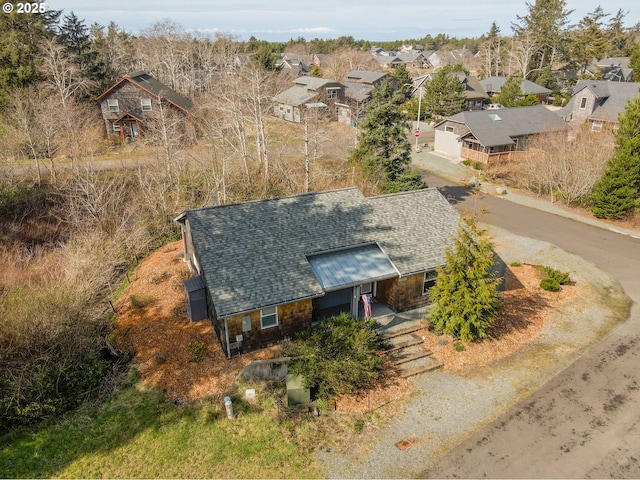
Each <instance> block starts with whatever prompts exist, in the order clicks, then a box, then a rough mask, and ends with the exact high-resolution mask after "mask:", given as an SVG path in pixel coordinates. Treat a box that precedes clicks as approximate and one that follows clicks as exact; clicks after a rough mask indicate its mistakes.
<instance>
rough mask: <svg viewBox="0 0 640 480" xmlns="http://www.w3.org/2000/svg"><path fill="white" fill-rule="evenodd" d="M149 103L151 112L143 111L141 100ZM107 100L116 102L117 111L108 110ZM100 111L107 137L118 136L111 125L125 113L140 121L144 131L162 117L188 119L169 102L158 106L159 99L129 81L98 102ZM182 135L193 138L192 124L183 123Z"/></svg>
mask: <svg viewBox="0 0 640 480" xmlns="http://www.w3.org/2000/svg"><path fill="white" fill-rule="evenodd" d="M143 99H144V100H150V101H151V110H143V108H142V103H141V101H142V100H143ZM109 100H117V101H118V111H117V112H116V111H110V110H109V102H108V101H109ZM100 110H101V111H102V118H103V119H104V123H105V128H106V131H107V135H118V134H119V133H118V132H115V131H114V130H113V123H114V122H115V121H116V120H118V119H119V118H120V117H122V116H123V115H124V114H125V113H130V114H131V115H133V116H135V117H136V118H139V119H140V120H142V122H144V123H143V125H142V126H141V128H142V129H143V132H142V133H144V130H145V127H147V129H148V127H149V126H151V125H152V124H153V123H154V122H157V121H158V120H159V119H160V118H161V117H162V114H163V113H162V112H163V111H164V115H165V116H167V115H168V114H170V115H175V114H177V115H179V116H180V117H188V115H186V114H185V113H184V112H183V111H182V110H180V109H178V108H176V107H175V106H174V105H173V104H171V103H169V102H163V103H162V105H161V104H160V99H159V98H158V97H157V96H156V95H154V94H152V93H149V92H147V91H145V90H143V89H142V88H140V87H138V86H136V85H134V84H133V83H131V82H130V81H123V82H122V83H121V84H120V85H118V86H117V87H116V88H114V89H113V90H112V91H110V92H109V93H108V94H107V95H105V96H104V97H102V99H101V100H100ZM183 133H184V134H186V136H187V137H188V138H193V137H194V136H195V128H194V126H193V124H192V122H185V123H184V131H183Z"/></svg>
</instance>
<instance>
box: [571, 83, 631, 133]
mask: <svg viewBox="0 0 640 480" xmlns="http://www.w3.org/2000/svg"><path fill="white" fill-rule="evenodd" d="M639 89H640V85H639V84H637V83H631V82H611V81H608V80H580V81H578V83H577V84H576V86H575V88H574V89H573V92H574V93H573V96H572V97H571V100H569V103H567V105H566V106H565V107H564V108H563V109H562V110H560V111H559V114H560V115H561V116H562V117H563V118H564V119H565V120H566V121H567V122H569V123H570V124H572V125H582V124H584V123H589V124H590V125H591V130H592V131H594V132H598V131H600V130H602V127H604V126H605V125H606V126H608V127H610V128H613V129H615V128H617V126H618V115H620V114H621V113H624V111H625V108H626V105H627V102H628V101H629V100H631V99H633V98H636V97H638V96H639V95H640V90H639Z"/></svg>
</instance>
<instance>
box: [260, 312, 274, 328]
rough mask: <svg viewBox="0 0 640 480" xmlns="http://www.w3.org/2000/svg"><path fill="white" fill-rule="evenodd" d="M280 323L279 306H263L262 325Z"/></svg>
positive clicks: (261, 313) (267, 325) (268, 326)
mask: <svg viewBox="0 0 640 480" xmlns="http://www.w3.org/2000/svg"><path fill="white" fill-rule="evenodd" d="M276 325H278V307H269V308H263V309H262V310H260V326H261V327H262V328H270V327H275V326H276Z"/></svg>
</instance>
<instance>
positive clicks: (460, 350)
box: [453, 342, 465, 352]
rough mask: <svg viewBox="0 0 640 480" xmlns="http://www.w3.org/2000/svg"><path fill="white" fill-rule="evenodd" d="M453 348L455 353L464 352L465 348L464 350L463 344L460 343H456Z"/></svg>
mask: <svg viewBox="0 0 640 480" xmlns="http://www.w3.org/2000/svg"><path fill="white" fill-rule="evenodd" d="M453 348H455V349H456V352H464V351H465V348H464V344H463V343H461V342H456V343H454V344H453Z"/></svg>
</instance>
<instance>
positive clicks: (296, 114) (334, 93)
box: [273, 76, 346, 123]
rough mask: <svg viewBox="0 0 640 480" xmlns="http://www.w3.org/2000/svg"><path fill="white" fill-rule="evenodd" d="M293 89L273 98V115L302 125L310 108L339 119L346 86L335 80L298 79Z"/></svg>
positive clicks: (304, 77)
mask: <svg viewBox="0 0 640 480" xmlns="http://www.w3.org/2000/svg"><path fill="white" fill-rule="evenodd" d="M293 83H294V84H295V85H294V86H293V87H291V88H289V89H288V90H285V91H284V92H281V93H279V94H278V95H276V96H275V97H273V114H274V115H275V116H277V117H278V118H281V119H283V120H286V121H288V122H294V123H302V122H303V121H304V115H305V111H306V110H307V109H308V108H322V109H324V110H326V112H327V113H328V115H329V116H330V117H332V118H337V117H336V116H334V115H337V105H336V104H344V99H345V90H346V88H345V86H344V85H343V84H342V83H340V82H337V81H335V80H330V79H326V78H316V77H307V76H303V77H298V78H296V79H295V80H294V81H293Z"/></svg>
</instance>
